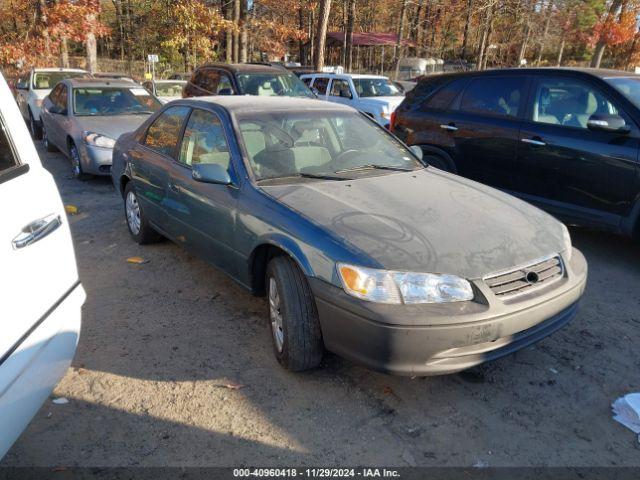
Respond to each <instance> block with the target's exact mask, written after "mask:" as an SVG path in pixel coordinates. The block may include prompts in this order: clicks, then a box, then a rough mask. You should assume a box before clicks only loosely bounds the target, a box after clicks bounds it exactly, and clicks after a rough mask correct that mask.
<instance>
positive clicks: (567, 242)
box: [562, 223, 573, 262]
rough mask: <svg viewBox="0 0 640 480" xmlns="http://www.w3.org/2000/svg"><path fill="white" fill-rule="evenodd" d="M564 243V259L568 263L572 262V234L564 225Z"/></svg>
mask: <svg viewBox="0 0 640 480" xmlns="http://www.w3.org/2000/svg"><path fill="white" fill-rule="evenodd" d="M562 243H563V245H564V257H565V260H566V261H567V262H570V261H571V254H572V253H573V246H572V245H571V234H569V229H568V228H567V227H566V226H565V224H564V223H563V224H562Z"/></svg>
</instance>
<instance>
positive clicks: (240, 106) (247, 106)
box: [173, 95, 354, 114]
mask: <svg viewBox="0 0 640 480" xmlns="http://www.w3.org/2000/svg"><path fill="white" fill-rule="evenodd" d="M177 102H179V103H182V104H188V105H191V106H194V107H197V106H203V104H204V105H218V106H220V107H222V108H224V109H225V110H227V111H228V112H229V113H232V114H233V113H262V112H272V111H281V110H285V111H294V110H295V111H309V110H319V111H320V110H323V111H327V110H330V111H344V112H352V111H354V110H353V108H351V107H349V106H346V105H342V104H339V103H332V102H322V101H320V100H316V99H312V98H298V97H260V96H255V95H217V96H209V97H193V98H185V99H182V100H177ZM175 103H176V102H173V104H175Z"/></svg>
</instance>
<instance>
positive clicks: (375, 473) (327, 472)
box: [233, 468, 400, 478]
mask: <svg viewBox="0 0 640 480" xmlns="http://www.w3.org/2000/svg"><path fill="white" fill-rule="evenodd" d="M233 476H234V477H235V478H243V477H257V478H288V477H290V478H293V477H301V478H357V477H361V478H399V477H400V472H398V470H394V469H388V468H234V469H233Z"/></svg>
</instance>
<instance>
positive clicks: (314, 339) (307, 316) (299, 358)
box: [266, 256, 324, 372]
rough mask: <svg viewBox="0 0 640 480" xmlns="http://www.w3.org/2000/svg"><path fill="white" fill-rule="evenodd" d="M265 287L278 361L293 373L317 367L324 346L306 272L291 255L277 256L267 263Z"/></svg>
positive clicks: (274, 349)
mask: <svg viewBox="0 0 640 480" xmlns="http://www.w3.org/2000/svg"><path fill="white" fill-rule="evenodd" d="M266 287H267V299H268V301H269V324H270V330H271V338H272V341H273V351H274V354H275V356H276V358H277V359H278V362H280V364H281V365H282V366H283V367H285V368H287V369H288V370H291V371H293V372H300V371H302V370H308V369H310V368H315V367H317V366H318V365H320V362H321V361H322V355H323V353H324V345H323V342H322V331H321V330H320V322H319V320H318V311H317V309H316V303H315V300H314V298H313V293H312V292H311V288H310V287H309V283H308V282H307V279H306V278H305V276H304V273H303V272H302V270H300V268H299V267H298V266H297V265H296V264H295V262H294V261H293V260H291V259H290V258H289V257H286V256H278V257H275V258H273V259H272V260H271V261H270V262H269V265H267V275H266ZM274 289H275V290H274ZM279 337H280V338H279Z"/></svg>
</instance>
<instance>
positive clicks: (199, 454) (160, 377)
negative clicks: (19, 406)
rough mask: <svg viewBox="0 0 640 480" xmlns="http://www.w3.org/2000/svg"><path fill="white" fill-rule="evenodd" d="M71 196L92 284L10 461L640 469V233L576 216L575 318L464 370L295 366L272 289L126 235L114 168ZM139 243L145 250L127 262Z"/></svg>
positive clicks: (60, 166) (56, 162) (64, 187)
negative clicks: (625, 403) (584, 279)
mask: <svg viewBox="0 0 640 480" xmlns="http://www.w3.org/2000/svg"><path fill="white" fill-rule="evenodd" d="M41 155H42V158H43V159H44V163H45V165H46V166H47V168H48V169H49V170H50V171H51V172H52V173H53V175H54V176H55V178H56V181H57V183H58V186H59V188H60V190H61V193H62V197H63V199H64V201H65V203H66V204H73V205H76V206H77V207H78V209H79V213H78V214H77V215H75V216H73V217H70V219H69V221H70V222H71V227H72V232H73V235H74V241H75V245H76V252H77V258H78V264H79V268H80V278H81V280H82V283H83V284H84V287H85V289H86V291H87V302H86V304H85V306H84V310H83V331H82V335H81V338H80V344H79V346H78V351H77V354H76V357H75V361H74V363H73V366H72V368H71V369H69V371H68V373H67V375H66V376H65V377H64V379H63V380H62V381H61V382H60V384H59V385H58V387H57V388H56V390H55V392H54V394H53V396H55V397H59V396H63V397H66V398H68V399H69V401H70V402H69V403H68V404H66V405H54V404H52V403H51V402H50V401H49V402H47V404H45V405H44V406H43V407H42V409H41V410H40V412H39V413H38V414H37V415H36V417H35V419H34V420H33V422H32V423H31V424H30V426H29V427H28V429H27V430H26V431H25V433H24V434H23V435H22V437H21V438H20V439H19V440H18V441H17V442H16V444H15V445H14V447H13V448H12V450H11V451H10V452H9V453H8V454H7V456H6V457H5V458H4V460H3V461H2V462H1V463H0V465H4V466H57V465H64V466H165V465H171V466H240V465H260V466H284V465H372V464H377V465H389V466H403V465H430V466H436V465H437V466H472V465H476V466H484V465H490V466H542V465H554V466H564V465H570V466H611V465H633V466H640V455H639V454H640V445H639V444H638V440H637V438H636V437H635V435H633V433H631V432H630V431H628V430H626V429H625V428H624V427H622V426H621V425H619V424H617V423H615V422H614V421H613V420H612V419H611V413H610V403H611V402H612V401H613V400H614V399H615V398H617V397H618V396H620V395H622V394H625V393H628V392H632V391H640V375H639V374H638V372H639V371H640V355H638V329H639V327H640V310H639V308H638V306H639V305H638V304H639V296H638V292H640V246H638V245H634V244H633V243H632V242H631V241H629V240H627V239H623V238H619V237H617V236H614V235H608V234H603V233H597V232H590V231H585V230H579V229H573V230H572V234H573V238H574V244H575V245H576V246H577V247H578V248H579V249H581V250H582V251H583V252H584V254H585V255H586V257H587V259H588V261H589V266H590V278H589V284H588V288H587V292H586V294H585V296H584V299H583V301H582V307H581V310H580V312H579V314H578V316H577V317H576V318H575V319H574V320H573V321H572V323H570V325H569V326H567V327H566V328H564V329H563V330H561V331H560V332H558V333H556V334H554V335H553V336H552V337H550V338H547V339H546V340H544V341H542V342H541V343H539V344H537V345H536V346H534V347H530V348H528V349H526V350H524V351H521V352H518V353H516V354H514V355H511V356H509V357H507V358H504V359H501V360H498V361H495V362H493V363H490V364H487V365H484V366H481V367H477V368H475V369H473V370H470V371H468V372H465V373H463V374H459V375H450V376H444V377H429V378H416V379H410V378H403V377H393V376H389V375H384V374H380V373H375V372H371V371H369V370H367V369H365V368H362V367H359V366H357V365H354V364H352V363H350V362H347V361H345V360H342V359H340V358H338V357H335V356H328V358H327V359H326V360H325V362H324V365H323V368H321V369H319V370H316V371H312V372H308V373H304V374H292V373H288V372H286V371H284V370H283V369H282V368H280V367H279V365H278V364H277V362H276V360H275V359H274V357H273V355H272V352H271V344H270V342H271V340H270V337H269V330H268V325H267V320H266V302H265V301H264V300H263V299H262V298H255V297H252V296H251V295H250V294H249V293H247V292H245V291H244V290H242V289H241V288H240V287H238V286H237V285H236V284H235V283H234V282H233V281H231V280H229V279H228V278H227V277H225V276H224V275H223V274H221V273H219V272H218V271H216V270H215V269H214V268H212V267H209V266H208V265H206V264H205V263H204V262H202V261H200V260H198V259H196V258H194V257H192V256H190V255H188V254H187V253H185V252H184V251H183V250H181V249H180V248H179V247H177V246H176V245H174V244H172V243H170V242H166V241H165V242H163V243H160V244H157V245H153V246H145V247H140V246H138V245H137V244H135V243H134V242H133V241H132V240H131V239H130V238H129V235H128V232H127V229H126V225H125V221H124V215H123V212H122V200H121V198H119V196H118V194H117V193H116V192H115V191H114V189H113V187H112V186H111V184H110V183H109V181H108V180H107V179H94V180H90V181H86V182H79V181H75V180H72V179H71V178H70V176H69V173H68V172H69V164H68V162H67V161H66V160H65V159H64V158H63V156H62V155H60V154H45V153H44V152H41ZM134 255H137V256H141V257H143V258H145V259H147V260H148V263H145V264H142V265H134V264H130V263H127V262H126V258H128V257H131V256H134Z"/></svg>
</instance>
